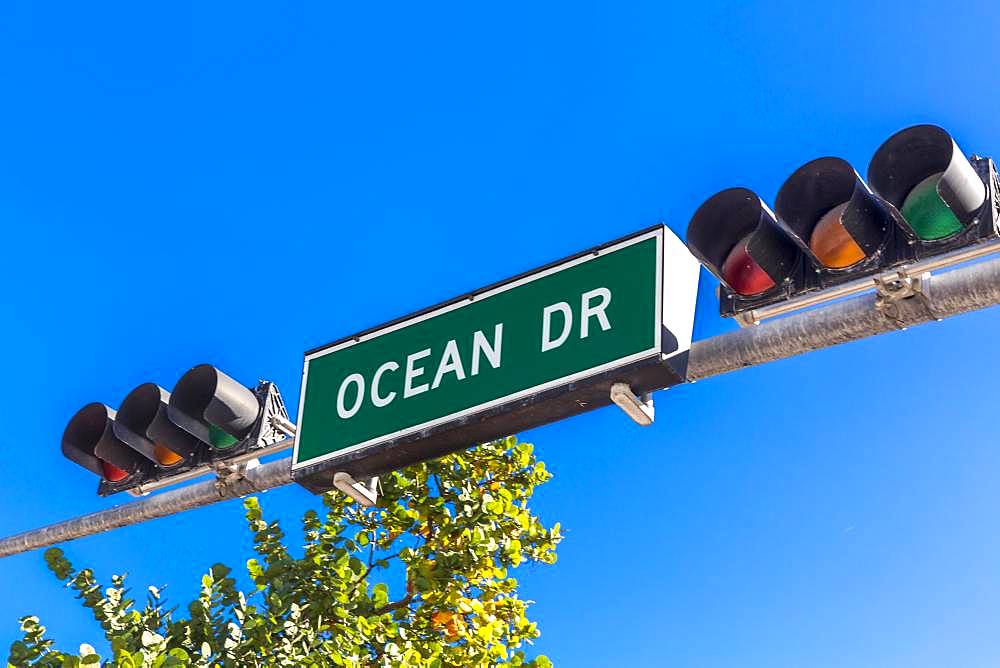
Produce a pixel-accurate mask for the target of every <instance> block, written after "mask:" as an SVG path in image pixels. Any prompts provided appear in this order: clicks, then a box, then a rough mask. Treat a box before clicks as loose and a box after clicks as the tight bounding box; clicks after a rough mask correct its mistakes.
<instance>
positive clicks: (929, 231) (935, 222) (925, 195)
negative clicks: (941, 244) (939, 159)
mask: <svg viewBox="0 0 1000 668" xmlns="http://www.w3.org/2000/svg"><path fill="white" fill-rule="evenodd" d="M942 174H943V172H938V173H937V174H931V175H930V176H928V177H927V178H926V179H924V180H923V181H921V182H920V183H918V184H917V185H915V186H914V187H913V190H911V191H910V192H909V194H908V195H907V196H906V199H904V200H903V206H902V208H901V209H900V213H902V214H903V218H905V219H906V222H908V223H909V224H910V227H912V228H913V231H914V232H915V233H916V234H917V236H918V237H920V238H921V239H923V240H925V241H933V240H934V239H944V238H945V237H950V236H951V235H953V234H955V233H956V232H959V231H961V229H962V223H960V222H959V220H958V218H956V217H955V214H954V213H952V210H951V209H949V208H948V205H947V204H945V203H944V200H943V199H941V195H939V194H938V190H937V185H938V182H939V181H940V180H941V175H942Z"/></svg>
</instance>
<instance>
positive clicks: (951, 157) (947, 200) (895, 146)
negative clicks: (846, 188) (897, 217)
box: [868, 125, 986, 241]
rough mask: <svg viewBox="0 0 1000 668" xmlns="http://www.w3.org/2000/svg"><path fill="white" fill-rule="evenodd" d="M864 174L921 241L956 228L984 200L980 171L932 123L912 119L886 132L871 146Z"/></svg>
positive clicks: (961, 224)
mask: <svg viewBox="0 0 1000 668" xmlns="http://www.w3.org/2000/svg"><path fill="white" fill-rule="evenodd" d="M868 180H869V182H870V183H871V186H872V189H873V190H874V191H875V192H877V193H878V194H879V195H880V196H881V197H883V198H885V199H886V200H887V201H888V202H891V203H892V204H893V205H894V206H895V207H896V208H897V209H899V211H900V213H902V214H903V218H904V219H905V220H906V223H907V225H909V227H910V229H911V230H912V231H913V233H914V234H915V235H916V236H917V237H918V238H920V239H921V240H924V241H933V240H936V239H944V238H946V237H950V236H952V235H954V234H956V233H958V232H960V231H961V230H962V229H963V228H964V227H965V226H967V225H968V224H969V223H970V222H972V219H973V218H974V217H975V216H976V214H977V213H978V212H979V210H980V209H981V208H982V206H983V202H984V201H985V200H986V186H985V185H984V184H983V181H982V179H981V178H980V177H979V174H977V173H976V170H975V169H974V168H973V166H972V164H971V163H970V162H969V161H968V159H966V157H965V156H964V155H963V154H962V151H961V150H960V149H959V148H958V145H957V144H956V143H955V140H954V139H952V137H951V135H950V134H948V133H947V132H946V131H944V130H943V129H941V128H939V127H937V126H936V125H915V126H913V127H910V128H906V129H905V130H901V131H900V132H897V133H896V134H894V135H893V136H892V137H890V138H889V139H888V140H887V141H886V142H885V143H884V144H882V146H880V147H879V149H878V151H876V152H875V156H874V157H873V158H872V161H871V164H870V165H869V166H868Z"/></svg>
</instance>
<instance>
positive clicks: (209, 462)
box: [62, 364, 288, 496]
mask: <svg viewBox="0 0 1000 668" xmlns="http://www.w3.org/2000/svg"><path fill="white" fill-rule="evenodd" d="M281 420H283V421H285V422H287V420H288V413H287V411H286V410H285V406H284V401H283V400H282V398H281V394H280V392H278V388H277V387H276V386H275V385H274V384H273V383H270V382H268V381H261V382H260V383H258V384H257V386H256V387H254V388H253V389H250V388H247V387H244V386H243V385H241V384H240V383H238V382H237V381H235V380H233V379H232V378H231V377H229V376H228V375H226V374H225V373H223V372H222V371H220V370H218V369H216V368H215V367H213V366H211V365H208V364H201V365H198V366H196V367H194V368H193V369H191V370H190V371H188V372H187V373H186V374H184V376H182V377H181V379H180V381H178V383H177V384H176V385H175V387H174V390H173V392H167V391H166V390H165V389H164V388H162V387H160V386H159V385H157V384H155V383H144V384H142V385H139V386H138V387H136V388H134V389H133V390H132V391H131V392H129V393H128V394H127V395H126V396H125V398H124V399H123V400H122V403H121V405H120V406H119V408H118V410H117V411H115V410H114V409H112V408H110V407H108V406H106V405H105V404H102V403H90V404H87V405H86V406H84V407H83V408H82V409H80V410H79V411H78V412H77V413H76V414H75V415H74V416H73V418H72V419H71V420H70V422H69V424H67V426H66V429H65V432H64V434H63V440H62V451H63V454H64V455H65V456H66V457H67V458H68V459H70V460H71V461H73V462H75V463H77V464H79V465H80V466H82V467H84V468H85V469H87V470H88V471H90V472H92V473H94V474H95V475H97V476H99V477H100V479H101V480H100V483H99V486H98V494H100V495H101V496H107V495H110V494H114V493H117V492H121V491H125V490H133V491H135V490H136V489H138V490H140V491H141V489H142V487H143V486H144V485H149V484H150V483H153V482H156V483H158V485H159V486H162V484H169V482H170V479H171V478H175V477H178V476H180V475H181V474H184V473H189V472H190V471H192V470H193V469H203V470H204V472H206V473H207V472H209V471H211V470H212V469H216V470H222V469H224V468H225V467H226V466H227V465H228V463H229V462H230V460H238V461H246V460H247V459H248V458H253V457H254V456H255V455H254V453H256V452H258V451H260V450H261V449H263V448H266V447H268V446H270V445H274V444H276V443H278V442H279V441H282V440H284V439H285V438H286V434H285V433H284V432H283V431H282V430H281V429H278V428H277V426H276V421H281ZM220 467H221V468H220ZM188 477H190V476H188Z"/></svg>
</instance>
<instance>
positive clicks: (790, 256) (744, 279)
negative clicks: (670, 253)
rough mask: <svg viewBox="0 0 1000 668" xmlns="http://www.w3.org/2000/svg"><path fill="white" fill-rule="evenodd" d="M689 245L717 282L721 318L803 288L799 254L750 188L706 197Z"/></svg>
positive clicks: (693, 222) (693, 223)
mask: <svg viewBox="0 0 1000 668" xmlns="http://www.w3.org/2000/svg"><path fill="white" fill-rule="evenodd" d="M687 244H688V248H689V249H690V250H691V252H692V254H694V256H695V257H696V258H698V260H699V261H700V262H701V263H702V264H703V265H704V266H705V267H706V268H707V269H708V270H709V271H711V272H712V273H713V274H714V275H715V277H716V278H718V279H719V282H720V283H721V289H720V294H719V303H720V308H721V310H722V313H723V315H733V314H734V313H739V312H742V311H745V310H748V309H752V308H756V307H758V306H762V305H765V304H770V303H773V302H775V301H781V300H783V299H787V298H788V297H789V296H790V295H792V294H795V293H796V292H798V291H801V290H802V289H803V288H804V287H805V276H804V274H803V259H802V253H801V251H800V250H799V249H798V248H797V247H796V246H795V244H794V242H793V241H792V240H791V239H790V238H789V237H788V235H787V233H786V232H785V231H784V230H783V229H782V228H781V226H780V225H779V224H778V220H777V219H776V218H775V215H774V213H773V212H772V211H771V209H770V208H768V206H767V204H765V203H764V201H763V200H762V199H761V198H760V197H758V196H757V194H756V193H755V192H753V191H752V190H748V189H747V188H729V189H727V190H723V191H721V192H718V193H716V194H715V195H713V196H712V197H710V198H708V199H707V200H706V201H705V202H704V203H703V204H702V205H701V206H700V207H699V208H698V210H697V211H696V212H695V214H694V216H693V217H692V218H691V222H690V223H689V224H688V229H687Z"/></svg>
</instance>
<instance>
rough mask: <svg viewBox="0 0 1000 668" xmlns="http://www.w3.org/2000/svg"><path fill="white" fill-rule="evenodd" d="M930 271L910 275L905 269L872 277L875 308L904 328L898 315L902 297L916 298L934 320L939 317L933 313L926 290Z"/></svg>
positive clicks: (928, 287) (928, 284) (928, 285)
mask: <svg viewBox="0 0 1000 668" xmlns="http://www.w3.org/2000/svg"><path fill="white" fill-rule="evenodd" d="M930 278H931V272H929V271H925V272H923V273H921V274H919V275H917V276H912V275H910V274H908V273H907V272H905V271H892V272H889V273H886V274H881V275H879V276H875V277H874V281H875V308H876V309H877V310H878V311H879V312H880V313H882V315H884V316H885V317H886V318H888V319H890V320H892V321H893V322H894V323H896V326H897V327H899V328H900V329H906V325H905V324H904V323H903V320H902V318H901V317H900V308H899V304H900V302H902V301H903V300H904V299H912V298H914V297H915V298H917V300H918V301H919V302H920V304H921V305H922V306H923V307H924V309H925V310H926V311H927V314H928V315H929V316H931V318H933V319H934V320H940V319H941V318H939V317H937V315H935V313H934V310H933V308H932V306H931V302H930V299H929V297H928V292H929V289H930Z"/></svg>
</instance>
